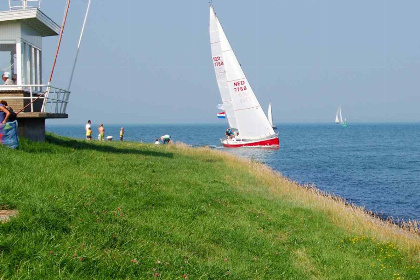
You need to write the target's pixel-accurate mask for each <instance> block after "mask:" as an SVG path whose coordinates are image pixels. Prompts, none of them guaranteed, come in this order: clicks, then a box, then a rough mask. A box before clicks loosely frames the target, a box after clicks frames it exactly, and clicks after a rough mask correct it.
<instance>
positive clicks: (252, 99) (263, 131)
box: [210, 6, 275, 139]
mask: <svg viewBox="0 0 420 280" xmlns="http://www.w3.org/2000/svg"><path fill="white" fill-rule="evenodd" d="M212 21H215V23H216V26H217V31H218V32H217V33H218V35H219V40H220V47H221V51H222V53H221V55H220V56H218V57H220V63H221V64H223V66H224V69H225V76H226V79H227V84H228V89H229V92H230V97H231V100H232V105H233V109H234V115H235V118H236V124H237V127H236V128H237V129H238V131H239V136H240V137H241V138H243V139H260V138H265V137H268V136H273V135H275V133H274V130H273V128H272V126H271V125H270V123H269V122H268V119H267V117H266V115H265V114H264V111H263V110H262V108H261V105H260V103H259V102H258V100H257V98H256V96H255V94H254V92H253V90H252V88H251V85H250V84H249V82H248V80H247V78H246V77H245V74H244V72H243V71H242V68H241V66H240V64H239V62H238V60H237V58H236V56H235V53H234V52H233V50H232V47H231V46H230V44H229V41H228V39H227V37H226V35H225V32H224V31H223V28H222V26H221V24H220V22H219V19H218V18H217V16H216V15H215V13H214V10H213V7H212V6H210V23H212ZM213 45H215V44H212V46H213ZM212 51H213V47H212ZM214 57H215V55H214V54H213V62H214ZM215 67H216V66H215ZM216 75H217V74H216ZM219 88H220V85H219ZM221 94H222V93H221Z"/></svg>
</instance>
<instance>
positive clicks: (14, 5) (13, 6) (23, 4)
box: [9, 0, 41, 10]
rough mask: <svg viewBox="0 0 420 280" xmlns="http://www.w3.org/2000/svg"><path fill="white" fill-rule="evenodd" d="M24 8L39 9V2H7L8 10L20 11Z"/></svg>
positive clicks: (14, 0)
mask: <svg viewBox="0 0 420 280" xmlns="http://www.w3.org/2000/svg"><path fill="white" fill-rule="evenodd" d="M26 8H38V9H40V8H41V0H9V9H10V10H20V9H26Z"/></svg>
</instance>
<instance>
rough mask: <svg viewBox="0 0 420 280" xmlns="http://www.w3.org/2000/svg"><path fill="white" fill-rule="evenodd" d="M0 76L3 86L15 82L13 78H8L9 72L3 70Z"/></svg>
mask: <svg viewBox="0 0 420 280" xmlns="http://www.w3.org/2000/svg"><path fill="white" fill-rule="evenodd" d="M1 78H2V80H3V81H4V85H5V86H11V85H14V84H15V82H13V80H12V79H10V73H9V72H4V73H3V75H2V76H1Z"/></svg>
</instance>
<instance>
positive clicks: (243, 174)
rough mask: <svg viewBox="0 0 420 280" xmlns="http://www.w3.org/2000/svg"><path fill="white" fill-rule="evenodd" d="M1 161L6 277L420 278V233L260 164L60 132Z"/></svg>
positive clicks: (0, 262) (1, 264) (1, 151)
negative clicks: (6, 213)
mask: <svg viewBox="0 0 420 280" xmlns="http://www.w3.org/2000/svg"><path fill="white" fill-rule="evenodd" d="M0 155H1V161H2V165H1V175H0V182H1V183H0V209H2V208H3V209H16V210H18V211H19V214H18V215H17V217H15V218H12V219H11V221H10V222H8V223H5V224H0V279H150V278H161V279H185V278H188V279H297V280H302V279H346V280H347V279H363V280H365V279H420V263H419V261H420V256H419V254H420V253H419V250H418V249H419V248H420V246H419V244H420V241H419V238H418V235H416V234H411V233H408V232H403V234H401V232H400V230H399V229H395V228H392V226H388V225H384V224H381V223H380V222H378V221H376V220H375V222H374V223H370V222H369V223H368V222H366V221H370V219H371V218H370V217H368V215H365V214H361V211H359V212H357V211H356V212H357V215H356V214H353V213H352V211H353V210H352V209H351V208H349V207H345V206H343V205H342V204H339V203H338V202H334V201H333V200H331V199H328V198H325V197H321V196H319V195H316V194H314V193H311V192H310V191H308V190H305V189H303V188H300V187H298V186H296V185H295V184H293V183H291V182H288V181H287V180H285V179H283V178H281V177H279V176H278V175H276V174H274V173H273V172H271V171H267V170H266V169H265V168H264V167H262V166H261V165H260V164H258V163H254V162H249V161H245V160H239V159H235V158H233V157H232V156H229V155H224V154H222V153H218V152H215V151H211V150H208V149H189V148H186V147H183V146H177V145H170V146H163V145H161V146H155V145H148V144H138V143H118V142H104V143H99V142H85V141H77V140H72V139H68V138H63V137H59V136H55V135H47V142H46V143H33V142H29V141H25V140H21V147H20V148H19V149H18V150H9V149H7V148H4V147H0ZM270 172H271V173H270ZM325 200H327V201H328V202H327V203H325V202H324V201H325ZM318 202H319V203H318ZM318 204H319V205H321V206H319V205H318ZM336 204H337V205H338V206H334V205H336ZM322 205H324V206H322ZM325 205H329V206H325ZM331 205H332V206H331ZM340 207H342V208H343V209H344V210H340V209H341V208H340ZM335 208H337V209H338V210H334V209H335ZM339 208H340V209H339ZM343 211H344V212H343ZM354 211H355V210H354ZM347 212H348V215H347V214H346V215H344V216H348V217H350V216H351V217H353V216H354V217H355V218H352V219H350V218H349V219H347V217H345V218H343V213H347ZM359 216H360V217H359ZM347 220H351V222H348V221H347ZM372 224H373V225H372ZM376 224H378V225H377V226H376ZM354 225H356V226H354ZM359 225H360V228H359V227H358V226H359ZM384 227H385V228H387V231H386V232H387V234H383V228H384ZM388 229H389V230H388ZM388 231H390V232H391V233H389V232H388ZM394 232H395V233H394ZM401 236H402V237H401ZM407 240H409V241H407Z"/></svg>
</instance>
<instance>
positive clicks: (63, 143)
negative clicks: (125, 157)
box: [25, 134, 173, 158]
mask: <svg viewBox="0 0 420 280" xmlns="http://www.w3.org/2000/svg"><path fill="white" fill-rule="evenodd" d="M45 142H46V143H48V144H52V145H56V146H60V147H66V148H72V149H76V150H93V151H98V152H104V153H115V154H137V155H144V156H153V157H166V158H173V154H172V153H163V152H157V151H142V150H138V149H130V148H117V147H114V146H111V145H98V144H96V143H95V142H84V141H81V140H74V139H70V138H64V137H61V136H56V135H51V134H47V135H45ZM25 150H26V149H25ZM26 151H27V152H35V151H36V152H46V153H48V152H53V151H52V149H49V148H48V147H46V146H44V147H38V148H37V149H35V150H33V151H31V150H26Z"/></svg>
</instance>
